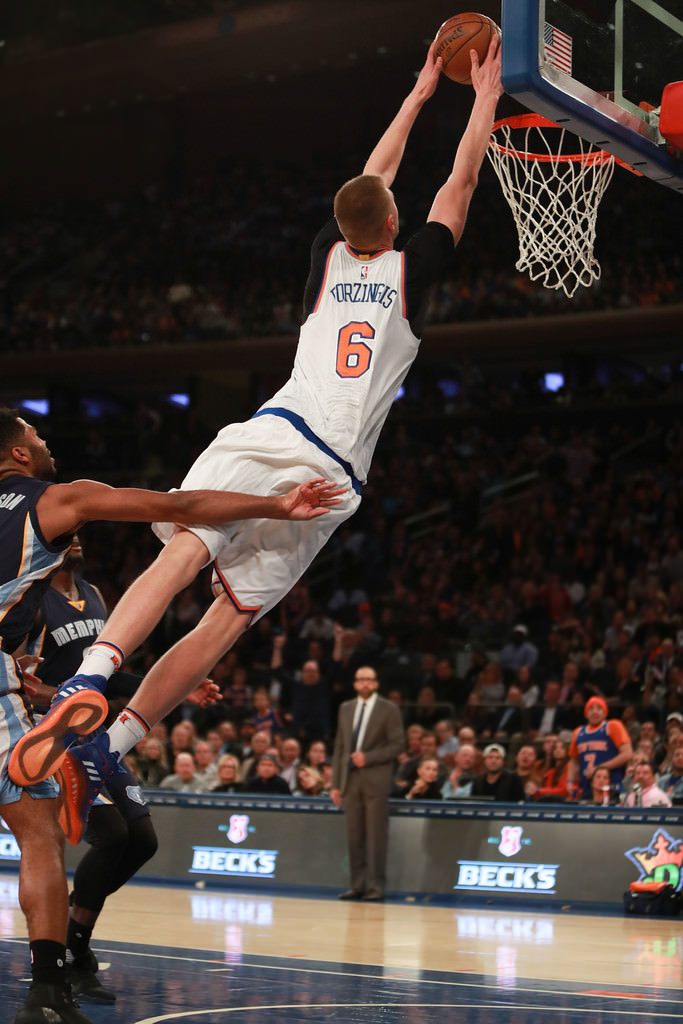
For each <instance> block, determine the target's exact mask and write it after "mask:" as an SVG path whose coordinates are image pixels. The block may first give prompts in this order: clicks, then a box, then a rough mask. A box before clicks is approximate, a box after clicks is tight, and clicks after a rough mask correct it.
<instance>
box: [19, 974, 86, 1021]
mask: <svg viewBox="0 0 683 1024" xmlns="http://www.w3.org/2000/svg"><path fill="white" fill-rule="evenodd" d="M14 1024H92V1021H91V1020H90V1019H89V1018H88V1017H86V1016H84V1014H82V1013H81V1011H80V1010H79V1009H78V1004H77V1003H75V1002H74V1000H73V997H72V995H71V989H70V987H69V985H64V986H59V985H43V984H41V983H39V982H35V981H34V982H33V984H32V985H31V987H30V989H29V990H28V995H27V996H26V1001H25V1003H24V1005H23V1006H22V1008H21V1009H20V1010H19V1013H18V1014H17V1015H16V1017H15V1018H14Z"/></svg>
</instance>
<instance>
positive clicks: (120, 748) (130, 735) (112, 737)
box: [107, 708, 150, 758]
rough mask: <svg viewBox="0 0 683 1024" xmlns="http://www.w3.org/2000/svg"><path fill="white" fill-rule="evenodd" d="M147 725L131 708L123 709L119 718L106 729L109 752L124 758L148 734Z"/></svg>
mask: <svg viewBox="0 0 683 1024" xmlns="http://www.w3.org/2000/svg"><path fill="white" fill-rule="evenodd" d="M149 729H150V727H149V725H148V724H147V722H146V721H145V720H144V718H143V717H142V715H139V714H138V713H137V711H133V709H132V708H124V709H123V711H122V712H121V714H120V715H119V717H118V718H117V719H116V721H115V722H113V723H112V724H111V725H110V726H109V728H108V729H107V736H108V737H109V750H110V752H111V753H112V754H118V755H119V758H122V757H124V756H125V755H126V754H127V753H128V751H129V750H132V748H133V747H134V746H135V744H136V743H139V742H140V740H142V739H144V738H145V736H146V735H147V733H148V732H149Z"/></svg>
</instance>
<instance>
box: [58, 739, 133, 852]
mask: <svg viewBox="0 0 683 1024" xmlns="http://www.w3.org/2000/svg"><path fill="white" fill-rule="evenodd" d="M118 769H119V757H118V754H114V753H112V752H111V751H110V750H109V737H108V735H107V734H106V732H103V733H100V735H99V736H96V737H95V738H94V739H93V740H91V741H90V742H89V743H81V744H80V745H77V746H75V747H71V748H70V749H69V750H68V751H67V753H66V755H65V757H64V759H63V760H62V764H61V767H60V768H59V771H58V772H57V774H56V780H57V782H58V783H59V798H58V804H57V820H58V821H59V825H60V828H61V830H62V832H63V833H64V835H65V836H66V838H67V841H68V842H69V843H71V845H72V846H76V845H77V844H78V843H79V842H80V841H81V838H82V837H83V833H84V832H85V826H86V823H87V821H88V814H89V813H90V808H91V807H92V805H93V801H94V800H95V797H96V796H97V795H98V793H99V792H100V790H101V789H102V788H103V786H106V784H107V779H109V778H111V776H112V775H114V774H115V773H116V772H117V771H118Z"/></svg>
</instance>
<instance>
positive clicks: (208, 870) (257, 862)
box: [189, 814, 279, 878]
mask: <svg viewBox="0 0 683 1024" xmlns="http://www.w3.org/2000/svg"><path fill="white" fill-rule="evenodd" d="M218 831H219V832H224V833H225V837H226V839H227V840H228V842H230V843H233V844H234V846H232V847H228V848H227V849H226V848H225V847H224V846H193V847H192V866H191V867H190V869H189V874H202V875H232V876H239V877H241V878H244V877H249V876H253V877H256V878H275V865H276V861H277V855H278V852H279V851H278V850H261V849H246V848H244V847H240V848H239V849H236V848H235V847H236V846H237V845H238V844H239V843H243V842H244V840H245V839H246V838H247V837H248V835H249V833H250V832H255V831H256V830H255V829H254V827H253V826H250V825H249V815H248V814H233V815H231V817H230V821H229V822H228V824H227V825H219V826H218Z"/></svg>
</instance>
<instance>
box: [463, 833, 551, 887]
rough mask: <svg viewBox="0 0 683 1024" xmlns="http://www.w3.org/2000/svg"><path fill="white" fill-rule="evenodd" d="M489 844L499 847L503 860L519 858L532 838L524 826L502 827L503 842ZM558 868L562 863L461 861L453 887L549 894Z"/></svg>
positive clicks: (493, 840) (490, 840)
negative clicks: (525, 831) (525, 834)
mask: <svg viewBox="0 0 683 1024" xmlns="http://www.w3.org/2000/svg"><path fill="white" fill-rule="evenodd" d="M489 842H490V843H495V844H497V846H498V852H499V853H500V854H502V856H503V857H516V856H517V854H518V853H520V852H521V850H522V847H523V846H529V845H530V844H531V839H529V838H526V837H524V829H523V827H522V826H521V825H512V826H511V825H503V827H502V829H501V832H500V839H498V837H496V836H492V837H491V838H490V839H489ZM559 867H560V865H559V864H534V863H531V862H529V861H527V860H525V861H524V862H519V861H518V862H515V863H510V862H509V861H507V862H506V861H491V860H459V861H458V880H457V882H456V884H455V885H454V886H453V888H454V889H464V890H468V891H469V892H472V891H477V892H508V893H509V892H518V893H542V894H544V895H550V894H552V893H554V892H555V884H556V879H557V871H558V869H559Z"/></svg>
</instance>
